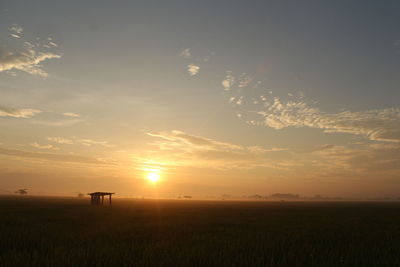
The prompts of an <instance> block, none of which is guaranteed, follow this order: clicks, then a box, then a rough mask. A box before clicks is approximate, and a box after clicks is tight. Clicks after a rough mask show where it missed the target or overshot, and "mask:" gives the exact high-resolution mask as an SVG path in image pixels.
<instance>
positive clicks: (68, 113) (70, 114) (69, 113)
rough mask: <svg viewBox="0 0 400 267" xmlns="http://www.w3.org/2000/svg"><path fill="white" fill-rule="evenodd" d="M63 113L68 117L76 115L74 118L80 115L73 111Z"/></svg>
mask: <svg viewBox="0 0 400 267" xmlns="http://www.w3.org/2000/svg"><path fill="white" fill-rule="evenodd" d="M63 115H64V116H66V117H74V118H79V117H80V115H79V114H76V113H73V112H64V113H63Z"/></svg>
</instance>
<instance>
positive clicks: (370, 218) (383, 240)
mask: <svg viewBox="0 0 400 267" xmlns="http://www.w3.org/2000/svg"><path fill="white" fill-rule="evenodd" d="M88 204H89V200H88V199H73V198H69V199H68V198H39V197H1V198H0V266H111V265H114V266H400V203H305V202H303V203H301V202H298V203H295V202H292V203H290V202H223V201H221V202H212V201H192V200H190V201H167V200H160V201H156V200H123V199H115V201H114V202H113V206H112V207H107V206H104V207H92V206H89V205H88Z"/></svg>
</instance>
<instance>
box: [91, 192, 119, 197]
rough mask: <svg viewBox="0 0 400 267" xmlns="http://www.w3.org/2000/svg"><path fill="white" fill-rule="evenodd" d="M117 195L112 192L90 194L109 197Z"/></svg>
mask: <svg viewBox="0 0 400 267" xmlns="http://www.w3.org/2000/svg"><path fill="white" fill-rule="evenodd" d="M112 194H115V193H110V192H93V193H89V194H88V195H91V196H109V195H112Z"/></svg>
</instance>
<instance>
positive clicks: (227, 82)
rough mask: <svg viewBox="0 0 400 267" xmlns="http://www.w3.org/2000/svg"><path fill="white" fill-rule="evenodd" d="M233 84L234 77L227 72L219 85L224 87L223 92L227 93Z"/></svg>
mask: <svg viewBox="0 0 400 267" xmlns="http://www.w3.org/2000/svg"><path fill="white" fill-rule="evenodd" d="M234 83H235V77H234V76H232V74H231V73H230V72H227V74H226V76H225V79H224V80H222V82H221V84H222V86H223V87H224V90H225V91H229V90H230V89H231V87H232V85H233V84H234Z"/></svg>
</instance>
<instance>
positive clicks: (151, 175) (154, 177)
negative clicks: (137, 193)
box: [147, 172, 160, 183]
mask: <svg viewBox="0 0 400 267" xmlns="http://www.w3.org/2000/svg"><path fill="white" fill-rule="evenodd" d="M147 179H148V180H149V181H151V182H153V183H155V182H157V181H158V180H160V174H159V173H158V172H149V173H148V174H147Z"/></svg>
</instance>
